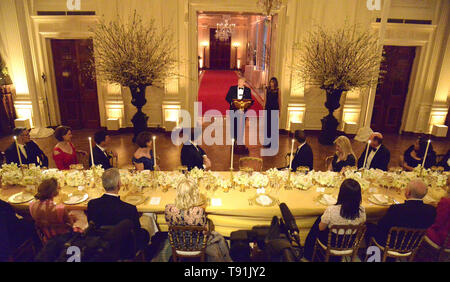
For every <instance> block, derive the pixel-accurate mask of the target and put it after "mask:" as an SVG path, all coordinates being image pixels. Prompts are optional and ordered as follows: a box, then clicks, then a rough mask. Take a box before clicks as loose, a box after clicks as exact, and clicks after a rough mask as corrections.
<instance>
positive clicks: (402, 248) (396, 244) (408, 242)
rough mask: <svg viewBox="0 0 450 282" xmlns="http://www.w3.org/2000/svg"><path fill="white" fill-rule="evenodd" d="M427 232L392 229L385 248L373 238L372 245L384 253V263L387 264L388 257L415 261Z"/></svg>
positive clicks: (423, 230) (424, 230) (411, 229)
mask: <svg viewBox="0 0 450 282" xmlns="http://www.w3.org/2000/svg"><path fill="white" fill-rule="evenodd" d="M426 231H427V230H426V229H417V228H404V227H392V228H391V229H390V230H389V233H388V237H387V241H386V245H385V246H381V244H379V243H378V242H377V241H376V240H375V238H373V237H372V238H371V243H373V244H375V245H376V246H377V247H378V248H380V250H382V251H383V257H382V259H381V261H382V262H385V261H386V259H387V258H388V257H391V258H407V259H408V260H409V261H413V260H414V255H415V254H416V252H417V250H418V248H419V246H420V244H421V242H422V240H423V236H424V235H425V233H426ZM366 260H367V257H366Z"/></svg>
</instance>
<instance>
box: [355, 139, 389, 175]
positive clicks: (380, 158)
mask: <svg viewBox="0 0 450 282" xmlns="http://www.w3.org/2000/svg"><path fill="white" fill-rule="evenodd" d="M382 143H383V135H382V134H381V133H379V132H374V133H372V135H371V136H370V145H369V144H367V146H369V152H368V154H367V160H366V166H365V168H366V169H371V168H373V169H381V170H384V171H387V170H388V165H389V161H390V159H391V153H390V152H389V150H388V149H387V148H386V147H385V146H384V145H383V144H382ZM367 146H366V147H365V148H364V151H363V152H362V153H361V156H360V157H359V159H358V168H362V167H363V166H364V159H365V157H366V150H367Z"/></svg>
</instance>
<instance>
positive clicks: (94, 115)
mask: <svg viewBox="0 0 450 282" xmlns="http://www.w3.org/2000/svg"><path fill="white" fill-rule="evenodd" d="M51 45H52V52H53V63H54V69H55V79H56V86H57V91H58V102H59V108H60V113H61V123H62V124H64V125H68V126H70V127H72V128H74V129H81V128H98V127H99V126H100V115H99V110H98V99H97V84H96V81H95V79H93V78H92V77H91V75H90V73H89V69H88V66H89V61H90V59H91V57H92V54H91V51H90V50H91V49H90V48H91V47H92V40H90V39H77V40H74V39H64V40H59V39H52V41H51Z"/></svg>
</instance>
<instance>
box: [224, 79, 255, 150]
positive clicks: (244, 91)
mask: <svg viewBox="0 0 450 282" xmlns="http://www.w3.org/2000/svg"><path fill="white" fill-rule="evenodd" d="M235 99H238V100H244V99H250V100H252V102H251V105H253V103H254V101H253V99H252V93H251V90H250V88H248V87H245V78H244V77H240V78H239V80H238V85H235V86H231V87H230V89H229V90H228V93H227V97H226V98H225V100H226V101H227V102H228V104H230V112H229V117H230V126H231V125H233V126H232V127H231V128H232V131H231V138H234V140H236V141H237V143H238V145H244V132H245V112H244V111H242V110H238V109H236V107H235V106H234V105H233V100H235ZM251 105H250V106H251ZM231 119H232V121H231ZM231 122H233V123H231ZM238 126H239V134H238ZM244 148H245V146H244ZM245 152H247V153H248V149H247V148H245Z"/></svg>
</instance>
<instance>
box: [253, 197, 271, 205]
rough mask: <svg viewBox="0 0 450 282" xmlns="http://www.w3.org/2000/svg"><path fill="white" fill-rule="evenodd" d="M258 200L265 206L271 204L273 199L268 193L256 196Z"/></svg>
mask: <svg viewBox="0 0 450 282" xmlns="http://www.w3.org/2000/svg"><path fill="white" fill-rule="evenodd" d="M256 201H257V202H258V203H260V204H261V205H263V206H267V205H270V204H271V203H272V199H271V198H269V197H268V196H266V195H261V196H259V197H258V198H256Z"/></svg>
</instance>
